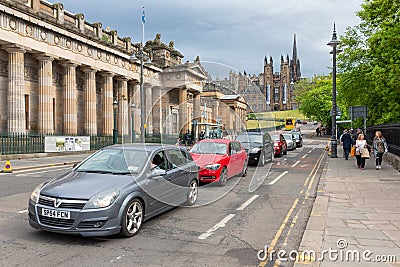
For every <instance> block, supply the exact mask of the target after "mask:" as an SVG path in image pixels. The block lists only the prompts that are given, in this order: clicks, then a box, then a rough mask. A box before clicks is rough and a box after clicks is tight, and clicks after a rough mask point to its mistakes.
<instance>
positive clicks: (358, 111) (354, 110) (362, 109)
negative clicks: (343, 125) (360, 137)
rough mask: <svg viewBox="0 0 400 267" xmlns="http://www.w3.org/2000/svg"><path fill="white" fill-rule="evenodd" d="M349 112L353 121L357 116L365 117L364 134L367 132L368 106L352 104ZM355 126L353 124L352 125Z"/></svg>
mask: <svg viewBox="0 0 400 267" xmlns="http://www.w3.org/2000/svg"><path fill="white" fill-rule="evenodd" d="M349 113H350V118H351V121H352V122H353V120H354V119H356V118H364V134H365V135H366V134H367V116H368V107H367V106H350V107H349ZM352 127H353V125H352Z"/></svg>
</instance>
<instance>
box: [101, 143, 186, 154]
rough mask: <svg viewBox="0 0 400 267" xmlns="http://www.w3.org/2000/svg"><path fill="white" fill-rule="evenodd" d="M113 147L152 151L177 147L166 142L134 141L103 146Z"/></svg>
mask: <svg viewBox="0 0 400 267" xmlns="http://www.w3.org/2000/svg"><path fill="white" fill-rule="evenodd" d="M108 148H110V149H111V148H113V149H128V150H143V151H147V152H153V151H155V150H158V149H160V148H164V149H165V148H179V147H178V146H174V145H168V144H141V143H134V144H117V145H112V146H108V147H105V148H104V149H108Z"/></svg>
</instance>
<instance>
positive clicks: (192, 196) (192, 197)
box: [186, 180, 199, 206]
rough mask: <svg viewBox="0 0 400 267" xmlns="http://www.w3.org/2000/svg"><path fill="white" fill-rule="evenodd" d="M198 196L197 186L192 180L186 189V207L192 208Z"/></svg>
mask: <svg viewBox="0 0 400 267" xmlns="http://www.w3.org/2000/svg"><path fill="white" fill-rule="evenodd" d="M198 195H199V186H198V184H197V181H196V180H192V181H191V182H190V184H189V188H188V193H187V200H186V205H188V206H193V205H194V204H196V201H197V197H198Z"/></svg>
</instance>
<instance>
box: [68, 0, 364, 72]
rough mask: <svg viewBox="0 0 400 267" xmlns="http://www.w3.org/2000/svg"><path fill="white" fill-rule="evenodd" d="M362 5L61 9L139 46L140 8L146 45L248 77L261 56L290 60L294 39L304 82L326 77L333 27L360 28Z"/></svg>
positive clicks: (334, 0)
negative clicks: (151, 42) (157, 44)
mask: <svg viewBox="0 0 400 267" xmlns="http://www.w3.org/2000/svg"><path fill="white" fill-rule="evenodd" d="M361 2H362V0H302V1H299V0H285V1H276V0H253V1H243V0H230V1H228V0H218V1H216V0H202V1H187V0H170V1H157V0H146V1H144V0H137V1H128V0H125V1H122V0H120V1H108V0H85V1H69V2H66V3H64V6H65V8H66V9H67V10H68V11H71V12H72V13H84V14H85V19H86V20H87V21H89V22H96V21H101V22H103V26H104V27H106V26H110V28H111V29H116V30H117V31H118V34H119V35H120V36H130V37H132V41H133V42H140V39H141V29H142V28H141V23H140V16H141V12H142V6H145V10H146V24H145V39H147V40H148V39H153V38H154V36H155V34H156V33H161V34H162V40H163V41H164V42H165V43H168V42H169V41H170V40H174V41H175V48H176V49H178V50H179V51H180V52H181V53H182V54H183V55H185V60H190V61H193V60H194V59H195V58H196V56H200V58H201V59H202V60H209V61H218V62H221V63H224V64H228V65H231V66H233V67H235V68H237V69H239V70H246V71H247V73H256V74H257V73H260V72H261V71H262V68H263V61H264V56H269V55H271V56H272V57H273V59H274V62H275V64H276V66H275V68H278V67H279V66H278V65H277V64H278V63H279V60H280V56H281V55H284V56H285V57H286V55H287V54H289V56H291V54H292V45H293V35H294V34H296V38H297V50H298V55H299V57H300V60H301V68H302V74H303V76H305V77H310V76H313V75H314V74H322V73H328V72H329V70H328V69H327V66H329V65H331V61H330V55H329V49H330V48H329V47H328V46H327V45H326V44H327V43H328V41H329V40H330V38H331V34H332V27H333V22H336V25H337V31H338V34H339V35H340V34H342V33H343V32H344V31H345V28H346V27H347V26H353V25H355V24H358V23H359V19H358V18H357V17H356V14H355V12H356V11H357V10H359V9H360V5H361Z"/></svg>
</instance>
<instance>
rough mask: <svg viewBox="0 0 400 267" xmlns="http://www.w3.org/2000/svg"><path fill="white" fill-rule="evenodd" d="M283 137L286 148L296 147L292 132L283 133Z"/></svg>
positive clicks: (292, 148)
mask: <svg viewBox="0 0 400 267" xmlns="http://www.w3.org/2000/svg"><path fill="white" fill-rule="evenodd" d="M283 137H285V140H286V143H287V149H288V150H294V149H296V138H295V137H294V136H293V134H292V133H283Z"/></svg>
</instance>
